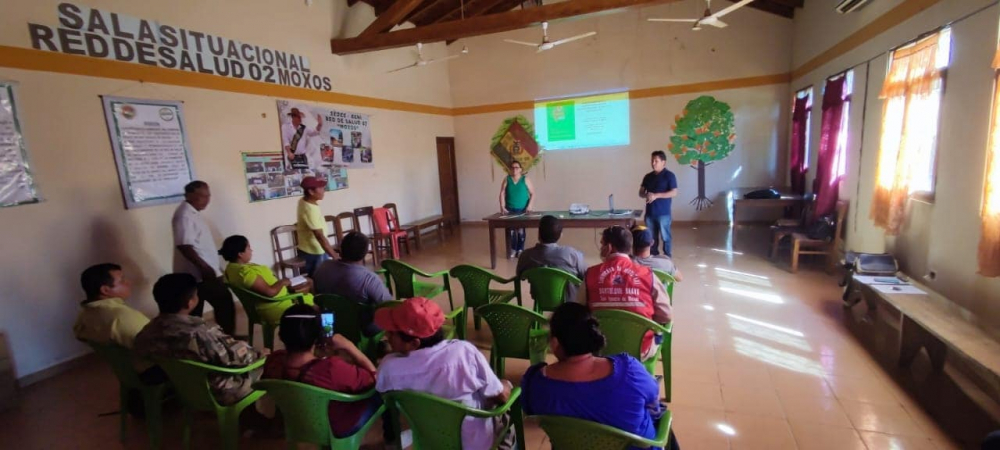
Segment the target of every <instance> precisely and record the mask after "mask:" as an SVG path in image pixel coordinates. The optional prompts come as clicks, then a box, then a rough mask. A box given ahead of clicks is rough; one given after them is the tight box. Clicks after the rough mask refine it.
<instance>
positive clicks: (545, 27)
mask: <svg viewBox="0 0 1000 450" xmlns="http://www.w3.org/2000/svg"><path fill="white" fill-rule="evenodd" d="M596 34H597V32H596V31H591V32H589V33H583V34H580V35H577V36H573V37H569V38H566V39H560V40H558V41H549V23H548V22H542V42H541V43H534V42H524V41H515V40H513V39H504V42H510V43H511V44H518V45H526V46H528V47H535V48H537V49H538V50H537V51H536V53H541V52H544V51H546V50H551V49H552V48H553V47H555V46H557V45H563V44H565V43H567V42H573V41H575V40H578V39H583V38H586V37H591V36H594V35H596Z"/></svg>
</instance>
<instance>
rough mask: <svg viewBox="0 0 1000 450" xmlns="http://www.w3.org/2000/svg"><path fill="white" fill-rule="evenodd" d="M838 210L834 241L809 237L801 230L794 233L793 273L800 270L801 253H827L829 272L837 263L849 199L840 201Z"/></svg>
mask: <svg viewBox="0 0 1000 450" xmlns="http://www.w3.org/2000/svg"><path fill="white" fill-rule="evenodd" d="M836 211H837V217H836V221H837V224H836V229H835V231H834V233H833V240H832V241H830V242H827V241H824V240H821V239H809V236H806V234H805V233H801V232H796V233H792V273H796V272H798V271H799V255H826V261H827V265H826V271H827V272H829V271H831V270H832V269H833V268H834V266H835V265H836V264H837V260H838V259H839V258H838V257H839V254H840V247H841V244H842V242H843V231H844V220H845V219H846V218H847V201H845V200H841V201H838V202H837V209H836Z"/></svg>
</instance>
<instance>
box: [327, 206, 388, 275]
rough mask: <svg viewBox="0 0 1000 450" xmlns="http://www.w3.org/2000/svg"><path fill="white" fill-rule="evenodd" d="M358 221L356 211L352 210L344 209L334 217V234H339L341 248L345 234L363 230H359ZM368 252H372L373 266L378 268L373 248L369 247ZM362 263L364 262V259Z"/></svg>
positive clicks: (338, 240) (338, 242)
mask: <svg viewBox="0 0 1000 450" xmlns="http://www.w3.org/2000/svg"><path fill="white" fill-rule="evenodd" d="M357 223H358V219H357V217H355V216H354V213H353V212H350V211H344V212H342V213H340V214H337V215H336V216H334V217H333V230H334V234H336V235H337V248H338V249H339V248H340V243H341V242H343V240H344V235H345V234H347V233H348V232H351V231H358V232H361V231H360V230H358V226H357ZM368 253H371V254H372V266H373V267H375V268H378V265H377V263H376V262H375V254H374V252H373V250H371V249H369V250H368ZM362 263H364V261H362Z"/></svg>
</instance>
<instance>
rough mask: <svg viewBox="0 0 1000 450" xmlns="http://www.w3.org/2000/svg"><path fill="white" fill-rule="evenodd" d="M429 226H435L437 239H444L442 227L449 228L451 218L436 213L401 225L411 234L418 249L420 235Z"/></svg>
mask: <svg viewBox="0 0 1000 450" xmlns="http://www.w3.org/2000/svg"><path fill="white" fill-rule="evenodd" d="M431 227H437V232H438V239H440V240H441V241H444V229H445V227H448V228H449V229H450V227H451V220H450V219H449V218H448V217H445V216H442V215H440V214H438V215H436V216H430V217H425V218H423V219H420V220H417V221H414V222H410V223H408V224H405V225H403V226H401V228H402V229H403V231H406V232H407V233H412V234H413V241H414V243H416V244H417V249H418V250H419V249H420V247H421V245H420V236H421V235H422V234H424V230H426V229H428V228H431Z"/></svg>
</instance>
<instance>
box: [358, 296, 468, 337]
mask: <svg viewBox="0 0 1000 450" xmlns="http://www.w3.org/2000/svg"><path fill="white" fill-rule="evenodd" d="M402 304H403V301H402V300H387V301H384V302H381V303H379V304H378V305H375V311H378V310H380V309H382V308H395V307H397V306H399V305H402ZM464 313H465V308H456V309H453V310H451V312H449V313H447V314H445V315H444V318H445V320H450V321H451V323H447V322H446V323H445V324H444V325H442V326H441V328H443V329H444V338H445V339H462V340H465V327H460V326H458V324H459V323H465V321H464V319H465V315H464ZM377 337H378V340H382V333H379V334H378V335H377ZM373 339H374V338H373ZM376 342H377V341H376Z"/></svg>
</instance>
